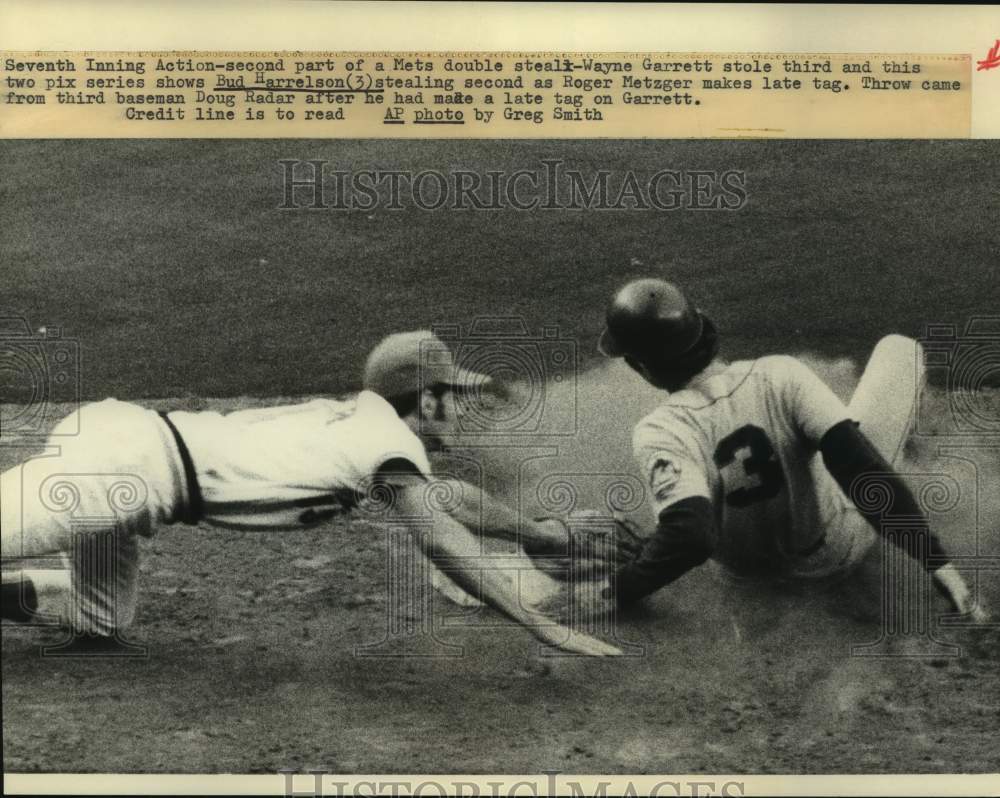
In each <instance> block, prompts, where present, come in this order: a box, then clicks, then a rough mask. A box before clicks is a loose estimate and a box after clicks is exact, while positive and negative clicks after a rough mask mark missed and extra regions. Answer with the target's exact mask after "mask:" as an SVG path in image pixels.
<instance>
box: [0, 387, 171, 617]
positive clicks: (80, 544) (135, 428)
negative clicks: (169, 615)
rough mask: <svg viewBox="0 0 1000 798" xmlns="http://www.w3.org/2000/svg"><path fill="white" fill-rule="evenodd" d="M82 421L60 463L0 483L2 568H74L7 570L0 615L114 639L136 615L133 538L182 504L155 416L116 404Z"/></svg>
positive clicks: (93, 408)
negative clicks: (60, 564) (45, 561)
mask: <svg viewBox="0 0 1000 798" xmlns="http://www.w3.org/2000/svg"><path fill="white" fill-rule="evenodd" d="M80 412H81V419H80V425H79V428H80V435H79V436H78V437H77V438H75V439H70V440H69V441H60V444H61V446H62V451H61V453H60V455H59V456H57V457H46V458H37V459H35V460H31V461H29V462H28V463H26V464H24V465H22V466H21V467H19V468H17V469H12V471H11V472H8V473H7V474H4V475H3V496H2V499H3V501H2V504H3V506H4V518H3V521H4V525H3V557H4V562H5V564H8V563H11V562H12V561H17V560H24V559H26V558H32V557H37V556H39V555H45V554H52V553H58V552H62V553H63V554H65V555H66V556H67V557H68V558H69V561H70V563H71V567H70V568H69V569H65V568H63V569H57V568H50V569H39V568H31V569H22V570H20V571H7V570H5V572H4V588H3V590H4V595H3V598H4V601H3V606H4V611H3V615H4V617H5V618H9V619H12V620H34V619H35V618H37V619H39V620H42V619H45V620H48V621H50V622H52V621H55V622H56V623H59V624H60V625H63V626H67V627H69V628H71V629H73V630H74V631H76V632H83V633H88V634H100V635H114V634H116V633H117V632H118V631H120V630H121V629H124V628H126V627H127V626H128V624H129V623H130V622H131V620H132V618H133V617H134V614H135V605H136V597H137V589H136V578H137V573H138V543H137V540H136V536H137V535H139V536H147V535H149V534H151V533H152V530H153V524H154V523H155V519H156V518H157V517H159V516H161V515H162V513H161V506H160V505H161V504H164V500H165V497H174V498H175V497H176V491H177V490H178V487H177V479H176V476H175V475H174V471H175V470H176V469H175V468H173V467H172V464H171V463H170V460H169V452H167V451H166V449H165V447H166V446H167V445H168V444H169V439H168V437H166V433H164V431H163V430H162V429H160V424H159V421H158V419H157V418H156V417H155V415H153V414H150V413H149V412H148V411H145V410H143V409H142V408H138V407H136V406H134V405H128V404H125V403H121V402H114V401H110V400H109V401H107V402H101V403H99V404H97V405H89V406H87V407H85V408H82V409H81V411H80ZM56 442H57V438H56V437H53V439H52V443H56ZM15 472H16V473H15ZM174 498H170V499H168V501H169V502H173V501H174ZM167 506H168V507H169V506H172V505H170V504H168V505H167ZM25 615H28V616H32V617H28V618H25V617H24V616H25Z"/></svg>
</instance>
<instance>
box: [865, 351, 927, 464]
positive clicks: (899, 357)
mask: <svg viewBox="0 0 1000 798" xmlns="http://www.w3.org/2000/svg"><path fill="white" fill-rule="evenodd" d="M924 379H925V375H924V364H923V352H922V350H921V347H920V344H919V343H917V342H916V341H914V340H913V339H912V338H905V337H903V336H902V335H888V336H886V337H885V338H883V339H882V340H881V341H879V342H878V344H877V345H876V346H875V349H874V351H873V352H872V355H871V357H870V358H869V360H868V364H867V365H866V366H865V370H864V373H863V374H862V375H861V380H860V382H858V387H857V388H856V389H855V391H854V395H853V396H852V397H851V401H850V403H849V405H848V410H849V412H850V417H851V418H852V419H854V420H855V421H857V422H858V423H859V424H860V425H861V431H862V432H863V433H864V434H865V435H866V436H868V439H869V440H870V441H871V442H872V443H873V444H874V446H875V448H876V449H878V451H879V452H880V453H881V454H882V456H883V457H885V459H886V460H888V461H889V463H891V464H893V465H895V464H896V463H897V462H899V460H900V459H901V457H902V454H903V447H904V446H905V444H906V439H907V437H909V434H910V430H911V429H912V427H913V422H914V420H915V418H916V412H917V402H919V401H920V395H921V393H922V392H923V388H924Z"/></svg>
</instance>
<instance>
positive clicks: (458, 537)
mask: <svg viewBox="0 0 1000 798" xmlns="http://www.w3.org/2000/svg"><path fill="white" fill-rule="evenodd" d="M396 506H397V508H398V510H399V511H400V512H401V517H402V518H422V517H426V515H427V513H428V512H433V515H434V517H433V519H432V524H430V525H427V524H423V523H420V524H417V523H414V524H412V525H410V526H409V529H410V534H411V535H412V537H413V538H414V540H415V541H416V543H417V545H418V546H419V547H420V549H421V550H422V551H423V552H424V554H426V555H427V557H428V558H430V560H431V561H432V562H433V563H434V564H435V565H437V566H438V567H439V568H441V569H442V571H444V573H445V574H446V575H447V576H448V577H449V578H451V579H452V580H453V581H454V582H455V583H456V584H457V585H458V586H459V587H461V588H462V589H463V590H465V591H466V592H468V593H470V594H472V595H478V596H480V598H481V599H482V601H484V602H485V603H486V604H489V605H490V606H491V607H493V608H494V609H496V610H497V611H498V612H500V613H501V614H502V615H504V616H506V617H507V618H510V619H511V620H513V621H515V622H517V623H519V624H521V625H522V626H524V627H525V629H527V630H528V631H529V632H531V634H533V635H534V636H535V637H537V638H538V639H539V640H541V641H542V642H543V643H547V644H548V645H551V646H554V647H556V648H559V649H562V650H564V651H568V652H572V653H575V654H583V655H587V656H597V657H602V656H617V655H620V654H621V653H622V652H621V650H619V649H618V648H615V647H614V646H611V645H608V644H607V643H603V642H601V641H600V640H597V639H595V638H593V637H589V636H588V635H584V634H581V633H579V632H572V631H571V630H570V629H568V628H567V627H564V626H560V625H558V624H556V623H554V622H548V623H545V621H547V620H548V619H547V618H545V617H544V616H540V615H539V614H538V613H537V612H528V611H527V610H526V609H525V608H524V607H523V606H522V604H521V602H520V600H519V597H518V595H517V591H516V589H515V587H514V583H512V582H511V581H509V580H507V579H504V577H503V575H502V574H501V573H500V572H499V571H496V570H491V569H490V568H488V567H482V566H483V562H482V547H481V545H480V543H479V541H478V540H477V539H476V537H475V536H474V535H473V534H472V533H471V532H469V530H468V529H466V528H465V527H464V526H463V525H462V524H460V523H458V521H456V520H455V519H454V518H452V517H451V516H450V515H449V514H448V513H446V512H443V511H431V510H429V509H428V506H427V503H426V502H425V500H424V485H423V484H419V483H415V482H411V483H410V484H408V485H404V486H401V487H400V488H399V493H398V498H397V501H396ZM477 564H478V567H477Z"/></svg>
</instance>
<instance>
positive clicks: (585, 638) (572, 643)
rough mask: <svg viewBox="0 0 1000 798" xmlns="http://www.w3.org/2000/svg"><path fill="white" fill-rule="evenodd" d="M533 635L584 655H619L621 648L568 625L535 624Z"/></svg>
mask: <svg viewBox="0 0 1000 798" xmlns="http://www.w3.org/2000/svg"><path fill="white" fill-rule="evenodd" d="M533 631H534V633H535V636H536V637H537V638H538V639H539V640H541V641H542V642H543V643H547V644H548V645H550V646H552V647H553V648H558V649H559V650H560V651H566V652H568V653H570V654H580V655H581V656H585V657H620V656H622V650H621V649H620V648H617V647H616V646H613V645H611V644H610V643H605V642H604V641H602V640H598V639H597V638H596V637H591V636H590V635H585V634H583V633H582V632H577V631H574V630H573V629H570V628H569V627H568V626H562V625H555V626H536V627H534V629H533Z"/></svg>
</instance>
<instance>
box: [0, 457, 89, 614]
mask: <svg viewBox="0 0 1000 798" xmlns="http://www.w3.org/2000/svg"><path fill="white" fill-rule="evenodd" d="M54 462H55V460H54V458H37V459H35V460H32V461H29V462H27V463H25V464H22V465H21V466H17V467H15V468H12V469H10V470H9V471H7V472H5V473H3V474H0V554H2V559H3V564H4V570H3V573H2V587H0V615H2V617H3V618H5V619H7V620H13V621H20V622H32V621H37V620H40V619H41V618H42V617H48V618H52V617H58V618H63V617H67V613H66V611H67V609H68V607H69V605H70V599H71V595H72V580H71V577H70V572H69V570H68V569H66V568H65V567H62V566H63V562H62V560H61V558H60V557H59V554H60V552H63V551H65V550H66V549H67V548H68V547H69V543H70V535H69V526H68V523H67V518H66V517H65V515H62V514H58V513H53V512H52V511H51V509H50V508H48V507H46V506H45V505H44V504H43V502H42V501H41V500H40V495H39V492H38V491H39V478H41V480H42V481H43V482H44V480H45V478H46V475H49V474H51V473H52V471H51V469H52V467H53V463H54ZM40 558H44V559H42V561H41V562H39V561H38V560H39V559H40ZM46 560H47V561H48V562H47V563H46V562H45V561H46ZM46 564H49V565H51V566H52V567H44V566H45V565H46ZM25 566H29V567H27V568H26V567H25Z"/></svg>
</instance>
